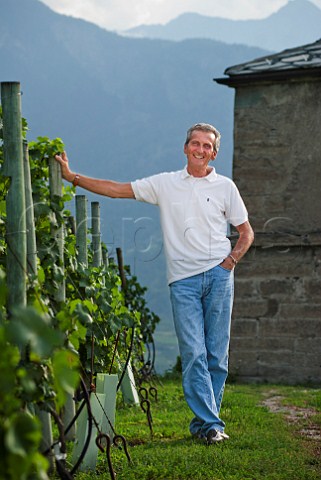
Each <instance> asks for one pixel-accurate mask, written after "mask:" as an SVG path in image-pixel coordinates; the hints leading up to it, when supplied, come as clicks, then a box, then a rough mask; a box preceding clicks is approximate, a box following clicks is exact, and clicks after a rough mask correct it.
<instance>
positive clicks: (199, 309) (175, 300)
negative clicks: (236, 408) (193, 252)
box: [170, 265, 234, 436]
mask: <svg viewBox="0 0 321 480" xmlns="http://www.w3.org/2000/svg"><path fill="white" fill-rule="evenodd" d="M170 295H171V303H172V309H173V316H174V324H175V330H176V335H177V339H178V346H179V351H180V355H181V361H182V372H183V390H184V395H185V399H186V401H187V404H188V405H189V407H190V409H191V410H192V412H193V413H194V415H195V418H193V420H192V421H191V423H190V432H191V433H192V434H193V435H194V434H199V435H201V436H205V435H206V434H207V432H208V431H209V430H211V429H213V428H215V430H219V431H223V430H224V427H225V423H224V422H223V420H221V418H220V417H219V413H220V408H221V402H222V397H223V392H224V386H225V381H226V377H227V372H228V349H229V341H230V326H231V313H232V306H233V295H234V274H233V272H232V271H229V270H226V269H224V268H223V267H221V266H220V265H218V266H216V267H214V268H212V269H211V270H208V271H207V272H204V273H201V274H199V275H194V276H192V277H189V278H185V279H183V280H178V281H176V282H173V283H172V284H170Z"/></svg>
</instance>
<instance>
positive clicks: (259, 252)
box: [217, 42, 321, 384]
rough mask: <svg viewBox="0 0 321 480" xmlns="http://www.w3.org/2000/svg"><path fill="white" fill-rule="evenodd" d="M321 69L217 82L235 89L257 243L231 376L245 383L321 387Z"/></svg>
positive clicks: (242, 179) (235, 329) (242, 274)
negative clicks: (299, 384)
mask: <svg viewBox="0 0 321 480" xmlns="http://www.w3.org/2000/svg"><path fill="white" fill-rule="evenodd" d="M316 43H317V42H316ZM313 45H315V44H313ZM285 52H286V53H287V52H288V51H285ZM281 53H283V52H281ZM295 53H296V54H297V55H298V52H295V51H294V52H293V55H295ZM280 55H281V54H280ZM275 57H276V56H271V58H270V59H268V60H271V59H272V60H275ZM277 60H279V59H277ZM271 63H273V62H272V61H271ZM320 65H321V62H320ZM315 68H316V67H313V66H312V67H311V68H305V70H304V72H302V69H300V68H297V66H295V68H293V65H290V67H289V68H288V69H285V70H282V71H281V72H275V71H274V70H273V69H272V70H271V71H267V72H266V70H264V72H263V73H262V72H259V73H258V72H257V71H256V72H255V73H254V74H253V73H252V72H250V73H248V74H245V75H244V73H243V74H242V73H240V72H238V71H237V72H236V73H235V74H231V76H230V78H229V79H218V80H217V81H219V83H225V84H227V85H229V86H232V87H234V88H235V118H234V160H233V177H234V181H235V182H236V184H237V185H238V187H239V189H240V191H241V194H242V197H243V198H244V201H245V203H246V205H247V207H248V210H249V216H250V222H251V224H252V226H253V228H254V231H255V236H256V238H255V243H254V245H253V247H252V248H251V250H250V251H249V252H248V254H247V256H246V257H244V259H243V260H242V262H240V264H239V265H238V266H237V269H236V283H235V306H234V312H233V322H232V334H231V347H230V373H231V376H232V377H235V378H236V379H237V380H243V381H252V382H276V383H286V384H297V383H304V384H306V383H310V384H321V297H320V294H321V161H320V160H321V74H320V72H319V70H320V68H319V69H318V72H316V69H315ZM227 72H228V70H227ZM316 73H318V74H316Z"/></svg>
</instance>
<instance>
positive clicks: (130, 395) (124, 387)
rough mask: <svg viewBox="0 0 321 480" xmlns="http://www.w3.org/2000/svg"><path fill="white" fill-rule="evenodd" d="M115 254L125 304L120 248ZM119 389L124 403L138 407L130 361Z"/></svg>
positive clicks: (124, 285)
mask: <svg viewBox="0 0 321 480" xmlns="http://www.w3.org/2000/svg"><path fill="white" fill-rule="evenodd" d="M116 253H117V262H118V270H119V275H120V279H121V288H122V291H123V292H124V295H125V302H126V276H125V270H124V261H123V254H122V250H121V248H116ZM120 388H121V391H122V394H123V398H124V401H125V402H126V403H133V404H134V405H139V395H138V393H137V389H136V383H135V378H134V374H133V370H132V366H131V363H130V361H129V362H128V365H127V367H126V371H125V374H124V376H123V379H122V381H121V384H120Z"/></svg>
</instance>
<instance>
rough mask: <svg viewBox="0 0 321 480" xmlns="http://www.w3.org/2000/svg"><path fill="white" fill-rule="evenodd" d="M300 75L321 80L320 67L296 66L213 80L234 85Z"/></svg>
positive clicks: (299, 76) (284, 78) (284, 79)
mask: <svg viewBox="0 0 321 480" xmlns="http://www.w3.org/2000/svg"><path fill="white" fill-rule="evenodd" d="M302 77H306V78H308V79H311V80H312V79H313V80H316V79H317V78H319V80H320V81H321V67H314V68H298V69H288V70H281V71H280V70H275V71H271V70H270V71H269V72H266V73H262V72H258V73H249V74H247V73H244V74H239V75H238V74H235V75H231V76H229V77H224V78H214V79H213V81H215V82H216V83H219V84H222V85H227V86H229V87H236V86H241V85H246V84H251V83H258V82H267V83H269V82H276V81H277V82H288V81H290V80H294V81H295V80H297V79H300V78H302Z"/></svg>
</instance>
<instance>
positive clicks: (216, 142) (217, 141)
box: [185, 123, 221, 153]
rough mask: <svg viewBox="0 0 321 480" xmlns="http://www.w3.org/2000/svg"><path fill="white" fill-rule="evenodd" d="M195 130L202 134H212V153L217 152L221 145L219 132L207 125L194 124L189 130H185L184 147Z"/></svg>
mask: <svg viewBox="0 0 321 480" xmlns="http://www.w3.org/2000/svg"><path fill="white" fill-rule="evenodd" d="M195 130H201V131H202V132H211V133H214V136H215V140H214V143H213V148H214V152H216V153H217V152H218V151H219V148H220V144H221V134H220V132H219V131H218V130H217V129H216V128H215V127H213V125H211V124H209V123H195V124H194V125H193V126H192V127H191V128H189V129H188V130H187V134H186V140H185V145H187V144H188V143H189V141H190V139H191V136H192V133H193V132H194V131H195Z"/></svg>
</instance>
